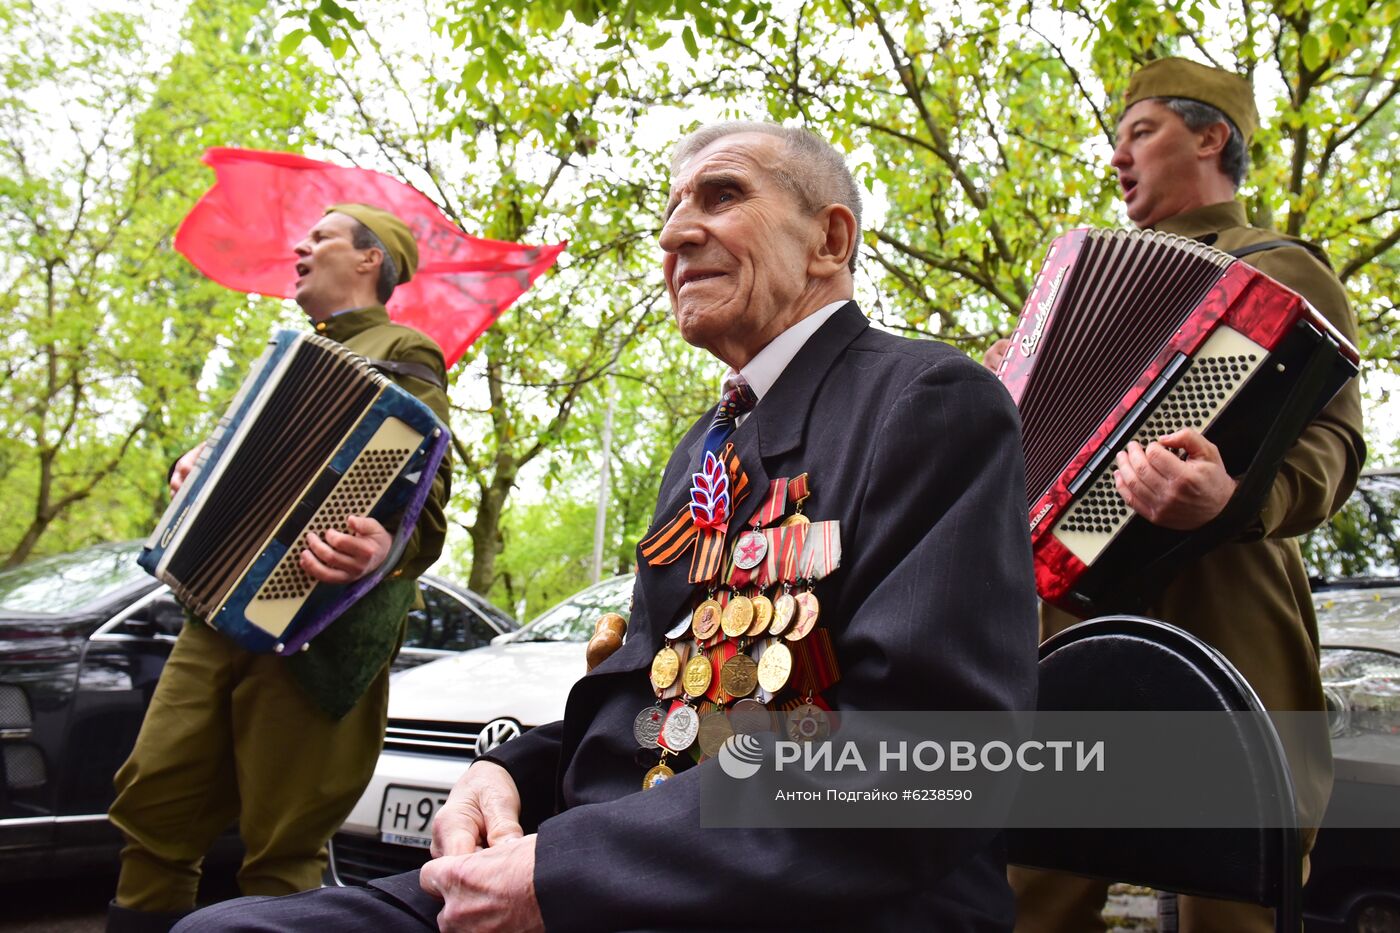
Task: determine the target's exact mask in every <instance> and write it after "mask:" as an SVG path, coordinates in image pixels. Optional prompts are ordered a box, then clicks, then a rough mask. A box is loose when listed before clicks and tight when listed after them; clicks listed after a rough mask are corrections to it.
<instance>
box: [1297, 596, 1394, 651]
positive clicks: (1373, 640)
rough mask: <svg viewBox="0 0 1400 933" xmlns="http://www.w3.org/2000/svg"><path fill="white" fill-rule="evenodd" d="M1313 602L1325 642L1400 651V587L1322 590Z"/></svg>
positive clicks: (1320, 634)
mask: <svg viewBox="0 0 1400 933" xmlns="http://www.w3.org/2000/svg"><path fill="white" fill-rule="evenodd" d="M1313 605H1314V606H1315V607H1316V608H1317V628H1318V635H1319V637H1320V638H1321V641H1322V643H1323V644H1324V645H1350V646H1353V647H1358V648H1384V649H1386V650H1388V651H1395V652H1400V586H1387V587H1376V588H1372V589H1356V590H1347V589H1337V590H1323V591H1322V592H1319V593H1314V594H1313Z"/></svg>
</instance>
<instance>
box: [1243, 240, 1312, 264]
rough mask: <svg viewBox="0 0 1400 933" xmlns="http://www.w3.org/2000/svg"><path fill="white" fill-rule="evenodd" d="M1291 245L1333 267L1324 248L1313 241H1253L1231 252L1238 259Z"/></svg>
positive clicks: (1286, 247)
mask: <svg viewBox="0 0 1400 933" xmlns="http://www.w3.org/2000/svg"><path fill="white" fill-rule="evenodd" d="M1290 247H1291V248H1292V249H1304V250H1307V251H1308V252H1310V253H1312V254H1313V255H1314V256H1316V257H1317V259H1318V261H1320V262H1321V263H1322V264H1323V265H1324V266H1326V267H1327V268H1329V269H1330V268H1332V264H1331V263H1329V262H1328V261H1327V257H1326V256H1325V255H1324V254H1323V252H1322V250H1320V249H1318V248H1317V247H1316V246H1313V245H1312V244H1311V243H1299V242H1298V241H1297V240H1265V241H1264V242H1263V243H1251V244H1249V245H1248V246H1241V247H1240V248H1239V249H1232V250H1230V251H1229V253H1230V255H1231V256H1234V257H1235V258H1236V259H1243V258H1244V257H1246V256H1253V255H1254V254H1255V253H1263V252H1267V251H1268V250H1271V249H1288V248H1290Z"/></svg>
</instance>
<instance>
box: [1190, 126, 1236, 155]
mask: <svg viewBox="0 0 1400 933" xmlns="http://www.w3.org/2000/svg"><path fill="white" fill-rule="evenodd" d="M1229 141H1230V127H1229V126H1227V125H1226V124H1224V123H1212V124H1210V125H1209V126H1207V127H1206V128H1205V129H1203V130H1200V131H1199V132H1198V133H1197V134H1196V157H1197V158H1200V159H1218V158H1220V153H1222V152H1224V151H1225V144H1226V143H1228V142H1229Z"/></svg>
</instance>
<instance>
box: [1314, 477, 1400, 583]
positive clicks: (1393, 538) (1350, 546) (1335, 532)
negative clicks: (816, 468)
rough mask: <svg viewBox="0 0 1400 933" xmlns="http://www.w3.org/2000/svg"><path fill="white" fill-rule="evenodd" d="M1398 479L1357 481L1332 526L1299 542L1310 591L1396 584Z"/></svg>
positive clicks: (1399, 569)
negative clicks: (1357, 583)
mask: <svg viewBox="0 0 1400 933" xmlns="http://www.w3.org/2000/svg"><path fill="white" fill-rule="evenodd" d="M1397 525H1400V476H1392V475H1373V476H1363V477H1361V480H1360V482H1358V483H1357V486H1356V491H1355V492H1353V493H1352V494H1351V498H1350V499H1348V500H1347V504H1346V505H1345V506H1343V507H1342V510H1341V511H1340V512H1338V513H1337V514H1336V515H1334V516H1333V517H1332V520H1331V521H1330V522H1328V523H1327V524H1326V525H1323V526H1322V527H1321V528H1318V529H1317V530H1316V531H1313V532H1312V533H1311V534H1309V535H1307V537H1305V538H1303V539H1302V541H1301V544H1302V548H1303V561H1304V563H1305V564H1307V568H1308V576H1310V577H1311V578H1312V579H1313V583H1314V585H1317V584H1326V583H1336V582H1340V581H1343V580H1366V581H1392V582H1400V536H1397V535H1396V528H1397Z"/></svg>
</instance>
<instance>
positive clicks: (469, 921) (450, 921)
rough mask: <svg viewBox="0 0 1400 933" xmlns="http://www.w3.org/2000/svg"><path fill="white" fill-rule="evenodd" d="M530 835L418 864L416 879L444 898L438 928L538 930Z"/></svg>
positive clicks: (485, 932)
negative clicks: (419, 865)
mask: <svg viewBox="0 0 1400 933" xmlns="http://www.w3.org/2000/svg"><path fill="white" fill-rule="evenodd" d="M477 767H479V766H476V765H474V766H473V767H472V768H471V769H470V770H473V771H474V770H476V768H477ZM435 835H436V834H435ZM535 838H536V837H535V836H534V834H531V835H529V836H524V837H519V838H513V839H507V840H506V841H504V842H502V843H500V844H498V845H493V846H491V847H490V848H489V849H482V850H481V851H479V852H475V853H473V854H471V855H448V856H445V857H443V858H438V859H434V860H433V861H431V862H429V863H428V864H426V865H424V866H423V870H422V872H421V873H420V874H419V876H418V878H419V883H420V884H421V885H422V886H423V890H424V891H427V892H428V893H429V894H431V895H433V896H434V897H440V898H442V899H443V901H444V902H445V903H444V904H443V907H442V912H441V913H439V914H438V918H437V922H438V930H440V931H441V933H453V931H457V930H461V931H470V933H494V931H497V930H500V931H525V933H534V931H538V930H543V929H544V918H543V917H541V916H540V905H539V902H538V901H537V900H535Z"/></svg>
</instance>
